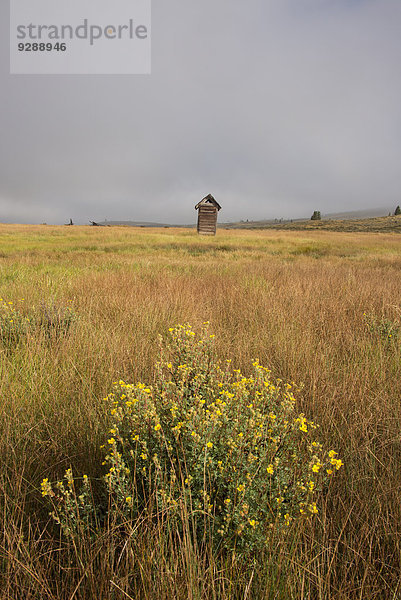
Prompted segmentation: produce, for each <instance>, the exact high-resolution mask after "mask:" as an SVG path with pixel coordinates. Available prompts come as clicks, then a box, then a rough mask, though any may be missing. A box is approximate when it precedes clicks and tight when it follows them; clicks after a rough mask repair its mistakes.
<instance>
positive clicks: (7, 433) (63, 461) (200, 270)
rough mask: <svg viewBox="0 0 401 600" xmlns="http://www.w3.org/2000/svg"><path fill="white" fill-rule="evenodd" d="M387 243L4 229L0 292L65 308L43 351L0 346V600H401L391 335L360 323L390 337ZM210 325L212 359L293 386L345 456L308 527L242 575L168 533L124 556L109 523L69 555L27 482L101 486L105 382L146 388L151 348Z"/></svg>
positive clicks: (396, 257) (138, 538) (296, 236)
mask: <svg viewBox="0 0 401 600" xmlns="http://www.w3.org/2000/svg"><path fill="white" fill-rule="evenodd" d="M400 250H401V238H399V237H398V236H397V235H383V234H341V233H330V232H319V231H317V232H307V234H306V233H299V232H282V231H280V232H279V231H274V232H273V231H269V232H253V231H252V232H250V231H236V232H228V231H227V232H226V231H219V232H218V235H217V236H216V238H213V239H210V238H208V239H202V238H198V237H197V236H196V234H195V233H194V232H192V231H188V230H182V231H181V230H170V229H165V230H143V229H125V228H104V229H100V228H99V229H98V228H96V229H90V228H79V227H76V228H75V227H74V228H65V229H64V228H61V227H60V228H56V227H54V228H53V227H44V226H43V227H40V226H37V227H28V226H26V227H25V226H0V256H1V263H0V290H1V292H0V296H1V297H2V298H4V299H6V300H7V301H8V300H10V301H13V302H14V303H15V306H16V307H17V308H18V310H20V311H21V313H22V314H28V313H30V312H31V311H33V310H36V309H37V308H38V307H40V306H41V305H42V304H43V303H48V304H49V303H53V304H56V305H57V304H59V305H63V306H66V305H68V306H71V307H72V309H73V310H74V312H75V313H76V315H77V319H76V321H75V322H74V323H72V325H71V327H70V329H69V331H68V334H67V335H65V336H62V337H60V338H58V339H57V340H53V341H52V340H50V341H49V339H48V336H46V334H45V333H44V332H43V331H41V330H40V329H39V330H38V331H36V332H32V333H31V334H29V335H28V336H27V337H26V339H25V340H24V341H22V342H21V343H19V344H17V345H16V347H15V348H14V349H13V351H12V352H10V351H5V350H2V351H0V389H1V399H2V405H1V406H2V408H1V431H2V436H1V438H0V457H1V467H0V508H1V512H2V519H3V524H4V527H3V531H2V534H1V536H2V537H1V540H0V589H1V594H0V597H2V598H3V597H4V598H10V599H14V598H29V599H30V598H32V599H33V598H34V599H36V598H49V599H50V598H53V599H54V598H57V599H64V598H65V599H67V598H68V599H70V598H71V599H72V598H82V599H87V598H102V599H103V598H105V599H106V598H110V599H111V598H113V599H114V598H127V597H132V598H141V597H143V598H166V599H167V598H169V599H170V598H219V599H220V598H223V599H228V598H282V599H283V600H284V599H287V598H294V599H295V598H296V599H301V598H319V599H322V600H323V599H325V598H330V599H336V600H337V599H338V600H339V599H344V600H345V599H353V598H355V599H357V598H358V599H362V598H363V599H368V600H371V599H372V600H373V599H382V598H394V599H396V598H398V597H399V596H401V587H400V586H399V572H400V567H401V564H400V563H401V547H400V535H401V508H400V504H399V501H398V497H399V493H400V491H401V490H400V488H401V444H400V433H399V423H400V421H401V419H400V417H401V404H400V398H401V376H400V375H401V373H400V364H401V363H400V358H401V356H400V354H401V352H400V338H399V337H398V338H397V336H395V338H394V339H391V340H389V339H388V338H386V336H385V335H382V333H381V329H380V326H376V328H375V327H372V326H370V327H369V326H367V323H366V317H365V316H364V312H365V313H366V314H368V315H371V316H372V320H371V322H370V323H379V324H380V323H381V322H383V323H384V322H385V323H391V324H392V326H393V327H395V328H396V327H398V323H399V321H400V319H401V308H400V297H401V277H400V267H401V253H400ZM34 307H35V308H34ZM373 317H374V318H373ZM205 320H209V321H210V322H211V329H212V330H213V331H214V332H215V333H216V339H217V345H218V352H219V355H220V357H222V358H226V357H230V358H233V361H234V362H235V363H236V364H237V366H238V367H240V368H242V369H245V370H246V369H247V366H248V365H249V363H250V361H251V360H252V359H254V358H258V359H259V360H260V362H261V363H262V364H266V365H268V366H269V367H270V368H271V369H272V371H273V374H274V375H275V376H276V377H281V378H282V379H284V380H288V381H295V382H296V383H298V384H300V383H302V384H303V386H304V387H303V392H302V398H301V400H300V401H299V409H300V411H302V412H305V413H306V414H307V415H308V416H309V417H311V418H314V419H316V421H317V422H319V423H320V425H321V427H320V436H321V437H322V438H324V440H325V441H326V442H327V444H331V445H332V446H333V447H335V448H336V449H338V450H339V452H340V454H341V456H342V458H343V460H344V463H345V468H344V471H343V473H342V474H341V475H340V476H338V477H337V478H336V480H335V481H333V482H332V484H331V486H330V488H329V491H328V493H327V494H325V496H324V497H323V498H321V503H320V506H321V511H320V514H319V516H318V518H317V519H315V520H314V521H313V522H311V523H310V524H304V525H302V526H299V527H298V528H294V530H293V532H292V536H291V538H290V539H288V540H287V541H285V540H284V539H282V538H281V537H280V535H279V533H277V534H276V537H275V538H274V539H272V542H271V545H270V546H269V547H267V548H266V549H265V552H264V555H263V556H260V557H259V558H258V560H255V561H254V562H249V561H248V562H246V563H244V561H241V558H240V557H238V556H235V555H233V556H231V557H226V558H225V560H223V559H222V558H218V557H216V556H214V555H213V553H212V551H211V550H209V551H207V550H205V551H204V552H203V553H199V550H198V549H197V548H196V547H193V546H191V545H190V542H189V537H188V536H187V537H186V536H185V535H184V536H183V538H182V540H181V544H178V543H177V540H176V539H175V538H174V536H170V537H169V536H168V535H166V533H165V527H164V526H163V523H156V524H155V523H149V522H148V523H147V522H143V523H142V524H141V526H140V527H139V529H138V530H136V531H135V532H133V535H132V537H131V538H130V541H129V543H127V544H126V546H125V547H123V548H122V547H121V544H119V540H118V535H117V532H113V531H112V527H111V525H110V527H111V529H110V531H109V532H108V535H105V536H104V538H102V539H98V540H95V541H93V542H92V543H91V544H90V545H88V544H86V545H85V544H82V546H81V547H79V548H78V547H74V546H73V545H71V543H69V542H68V540H65V539H64V538H63V537H60V534H59V532H58V530H57V528H55V527H54V525H53V523H52V522H51V520H50V519H49V516H48V506H47V504H46V503H45V499H42V498H41V495H40V481H41V480H42V479H43V477H49V478H50V479H56V478H57V477H59V476H60V475H61V474H62V473H63V472H64V471H65V469H66V468H68V467H69V466H72V467H73V468H74V470H75V471H76V472H81V473H84V472H85V473H88V474H90V475H91V477H93V478H94V479H96V478H100V477H102V475H103V474H104V472H103V469H104V467H103V468H102V466H101V462H102V451H101V449H100V446H101V444H103V443H104V437H105V432H106V431H107V429H106V428H107V422H108V417H107V407H106V406H105V403H104V402H103V400H102V398H103V397H104V396H105V395H106V394H107V393H108V392H109V391H110V390H111V386H112V382H113V381H115V380H116V379H119V378H122V379H124V380H125V381H128V382H130V381H135V380H137V379H142V380H147V381H149V380H151V378H152V377H153V371H152V368H153V367H152V366H153V364H154V362H155V360H156V359H157V352H158V345H157V335H158V334H159V333H162V334H163V332H164V331H166V330H167V328H168V327H170V326H171V325H173V324H175V323H178V322H191V323H192V324H193V325H194V326H196V325H197V324H200V323H201V322H203V321H205ZM290 540H291V541H290Z"/></svg>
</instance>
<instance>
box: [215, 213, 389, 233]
mask: <svg viewBox="0 0 401 600" xmlns="http://www.w3.org/2000/svg"><path fill="white" fill-rule="evenodd" d="M259 223H262V221H260V222H259ZM227 229H281V230H297V231H311V230H314V231H316V230H322V231H343V232H347V231H355V232H357V231H360V232H372V233H374V232H376V233H392V232H395V233H401V216H398V217H394V216H390V217H372V218H370V219H322V220H321V221H311V220H310V219H304V220H302V221H301V220H300V221H292V222H291V221H290V222H288V221H287V222H282V223H270V224H269V225H260V224H258V222H256V221H255V222H254V223H245V224H239V225H237V226H232V227H227Z"/></svg>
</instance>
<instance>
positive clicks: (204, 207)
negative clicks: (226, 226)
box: [195, 194, 221, 235]
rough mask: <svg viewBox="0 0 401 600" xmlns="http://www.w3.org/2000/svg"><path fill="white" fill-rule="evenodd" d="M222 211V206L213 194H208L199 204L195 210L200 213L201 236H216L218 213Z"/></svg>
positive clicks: (199, 227) (198, 227) (199, 226)
mask: <svg viewBox="0 0 401 600" xmlns="http://www.w3.org/2000/svg"><path fill="white" fill-rule="evenodd" d="M220 209H221V206H220V204H219V203H218V202H216V200H215V199H214V198H213V196H212V194H208V195H207V196H205V197H204V198H203V200H201V201H200V202H198V204H197V205H196V206H195V210H197V211H198V226H197V230H198V233H199V234H200V235H216V226H217V213H218V212H219V210H220Z"/></svg>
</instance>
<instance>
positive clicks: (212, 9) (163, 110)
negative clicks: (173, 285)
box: [0, 0, 401, 223]
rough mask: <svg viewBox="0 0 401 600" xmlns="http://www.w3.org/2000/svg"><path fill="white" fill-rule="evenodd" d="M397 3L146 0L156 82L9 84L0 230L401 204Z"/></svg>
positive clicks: (6, 78)
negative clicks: (209, 199)
mask: <svg viewBox="0 0 401 600" xmlns="http://www.w3.org/2000/svg"><path fill="white" fill-rule="evenodd" d="M400 32H401V0H248V1H247V2H244V0H202V1H198V2H195V0H191V1H189V0H185V1H184V0H182V1H181V2H180V1H178V0H153V3H152V74H151V75H136V76H135V75H131V76H130V75H124V76H118V75H109V76H99V75H93V76H89V75H88V76H85V75H81V76H62V75H60V76H51V75H47V76H35V75H31V76H25V75H10V74H9V9H8V0H0V34H1V35H0V47H1V57H0V222H1V221H2V222H21V223H29V222H33V223H35V222H36V223H40V222H48V223H63V222H67V221H68V220H69V218H70V217H71V218H73V220H74V221H75V222H76V223H87V222H88V220H89V219H92V220H103V219H104V218H107V219H110V220H113V219H123V220H140V221H159V222H170V223H191V222H194V221H195V218H196V214H195V211H194V205H195V204H196V203H197V202H198V201H199V200H200V199H201V198H202V197H203V196H205V195H206V194H208V193H209V192H211V193H212V194H213V195H214V196H215V198H216V199H217V200H218V202H219V203H220V204H221V205H222V211H221V212H220V215H219V220H221V221H231V220H239V219H247V218H248V219H262V218H276V217H277V218H279V217H284V218H291V217H298V216H310V214H311V212H313V210H320V211H321V212H322V213H327V212H338V211H342V210H354V209H359V208H361V209H362V208H369V207H381V206H383V207H389V206H394V207H395V206H396V205H397V204H401V34H400Z"/></svg>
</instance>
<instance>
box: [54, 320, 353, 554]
mask: <svg viewBox="0 0 401 600" xmlns="http://www.w3.org/2000/svg"><path fill="white" fill-rule="evenodd" d="M205 325H206V324H205ZM169 333H170V342H169V344H168V346H167V349H166V350H165V351H164V352H163V354H162V360H161V361H160V363H158V364H157V365H156V377H155V383H154V385H153V386H150V385H149V386H146V385H145V384H143V383H136V384H128V383H125V382H124V381H119V382H118V383H115V385H114V390H113V391H112V392H111V393H110V394H109V396H108V397H107V399H106V400H107V402H109V403H110V410H111V416H112V422H113V424H112V427H111V429H110V434H109V437H108V440H107V444H106V446H107V452H106V457H105V463H104V464H106V465H107V467H108V472H107V473H106V475H105V485H106V487H107V491H108V495H106V496H105V497H107V507H108V510H109V511H110V510H113V511H114V512H115V514H118V515H119V518H120V519H121V522H123V521H124V520H125V521H127V520H132V519H135V518H136V517H138V516H140V515H143V512H144V511H147V514H148V515H153V516H155V517H156V516H159V518H160V515H164V518H166V519H168V521H169V523H170V524H171V523H172V522H173V523H174V525H175V530H176V531H178V532H180V531H182V530H183V528H185V527H187V528H188V527H189V528H190V531H191V534H192V535H193V536H194V538H193V539H196V540H197V541H198V542H202V540H206V539H208V540H210V539H211V540H212V542H213V544H214V545H215V546H216V547H222V548H232V547H234V546H235V547H236V548H237V549H238V550H241V551H243V552H245V551H251V550H257V549H258V548H259V547H261V546H262V545H263V544H264V543H265V542H266V538H267V536H268V535H269V529H270V528H271V527H284V528H286V527H289V526H290V525H291V523H292V522H294V521H296V520H298V519H300V518H305V517H311V516H313V515H315V514H317V513H318V511H319V509H318V505H317V497H318V494H319V492H320V491H321V489H322V486H323V485H324V483H325V481H326V480H327V479H328V478H329V477H331V476H332V475H333V474H334V473H335V472H336V471H337V470H338V469H340V467H341V466H342V461H341V459H339V458H338V456H337V453H336V452H335V451H334V450H329V451H327V450H325V449H323V447H322V445H321V444H320V443H319V442H318V441H316V440H315V439H314V437H315V432H316V429H317V425H316V424H315V423H313V422H312V421H309V420H308V419H307V418H306V417H305V415H304V414H302V413H301V414H297V413H296V411H295V404H296V402H295V398H294V395H293V385H291V384H286V383H283V382H282V381H281V380H277V381H273V380H272V378H271V375H270V371H269V370H268V369H266V368H265V367H263V366H261V365H260V364H259V362H258V361H257V360H256V361H254V362H253V364H252V373H251V374H250V375H249V376H245V375H243V374H242V373H241V372H240V371H239V370H238V369H233V368H232V365H231V360H227V361H226V362H225V363H219V362H218V361H217V360H216V358H215V355H214V350H213V345H214V336H213V335H209V334H208V332H207V327H205V328H204V329H203V331H202V334H201V336H200V337H198V336H197V335H196V334H195V332H194V331H193V330H192V328H191V327H190V326H189V325H186V326H182V325H179V326H177V327H175V328H171V329H170V330H169ZM69 477H70V475H69ZM58 486H59V487H58V488H57V484H56V486H55V490H53V488H52V486H51V485H50V484H49V483H48V481H47V480H45V485H43V484H42V492H43V493H44V495H50V496H52V497H53V500H55V505H56V506H58V507H59V508H58V513H57V511H56V513H55V516H56V518H57V519H58V520H59V521H63V518H64V521H65V512H66V510H67V508H68V506H67V503H66V497H65V494H64V495H63V494H62V493H60V484H58ZM69 486H70V489H72V487H73V482H72V480H71V477H70V483H69ZM88 497H89V495H87V496H85V501H82V507H80V506H78V504H76V506H75V510H76V515H77V518H81V516H82V515H87V514H88V507H87V498H88ZM84 505H85V506H86V508H85V507H84ZM91 510H92V509H91ZM102 510H103V511H104V510H105V508H104V507H103V509H102ZM63 512H64V517H63V518H61V517H60V513H63ZM85 518H86V516H85ZM70 520H71V519H70Z"/></svg>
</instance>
